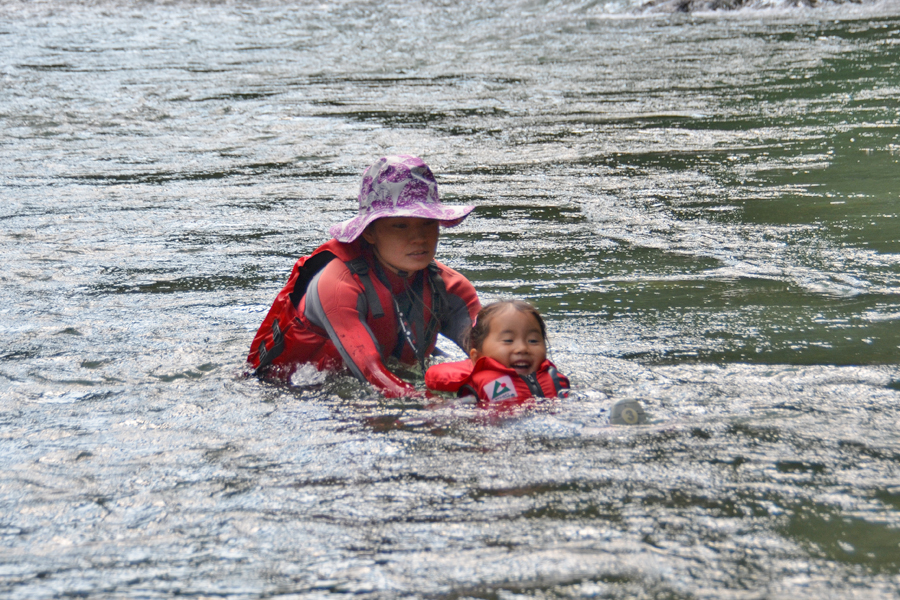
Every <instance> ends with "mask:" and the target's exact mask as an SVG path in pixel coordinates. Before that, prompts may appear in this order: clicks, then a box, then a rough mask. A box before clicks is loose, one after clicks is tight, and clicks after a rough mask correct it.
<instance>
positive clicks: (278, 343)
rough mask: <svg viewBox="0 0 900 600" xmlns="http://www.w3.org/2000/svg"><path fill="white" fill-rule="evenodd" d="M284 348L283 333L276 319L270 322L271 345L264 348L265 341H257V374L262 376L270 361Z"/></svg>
mask: <svg viewBox="0 0 900 600" xmlns="http://www.w3.org/2000/svg"><path fill="white" fill-rule="evenodd" d="M283 350H284V333H283V332H282V331H281V327H279V325H278V319H275V321H273V322H272V347H271V348H269V349H268V350H266V341H265V340H263V341H261V342H260V343H259V366H258V367H256V374H257V376H262V375H263V374H264V373H265V372H266V369H267V368H268V366H269V365H270V364H272V361H273V360H275V359H276V358H278V355H279V354H281V352H282V351H283Z"/></svg>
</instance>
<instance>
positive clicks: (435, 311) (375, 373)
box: [247, 240, 480, 396]
mask: <svg viewBox="0 0 900 600" xmlns="http://www.w3.org/2000/svg"><path fill="white" fill-rule="evenodd" d="M365 256H366V255H364V253H363V250H362V247H361V243H360V242H359V241H356V242H352V243H349V244H345V243H341V242H338V241H336V240H331V241H329V242H327V243H325V244H323V245H322V246H320V247H319V248H317V249H316V250H315V251H314V252H313V253H312V254H310V255H309V256H305V257H303V258H301V259H299V260H298V261H297V263H296V264H295V265H294V268H293V270H292V272H291V276H290V278H289V279H288V282H287V284H286V285H285V286H284V288H283V289H282V290H281V291H280V292H279V293H278V296H277V297H276V298H275V301H274V302H273V304H272V307H271V309H270V310H269V313H268V314H267V315H266V318H265V319H264V320H263V322H262V325H260V328H259V330H258V331H257V333H256V336H255V337H254V339H253V342H252V345H251V349H250V354H249V356H248V357H247V360H248V362H249V363H250V365H251V366H252V367H254V368H255V374H256V375H258V376H265V377H281V378H284V377H287V376H289V375H290V374H291V373H292V372H293V370H294V369H295V368H296V366H298V365H299V364H302V363H312V364H314V365H315V366H316V367H317V368H318V369H319V370H322V369H336V368H339V367H340V366H341V365H345V366H347V367H348V368H349V369H350V370H351V371H352V372H353V374H354V375H356V376H357V377H358V378H359V379H360V380H362V381H368V382H370V383H372V384H374V385H375V386H376V387H378V388H380V389H381V390H382V392H384V393H385V394H386V395H389V396H397V395H406V394H409V393H415V389H414V388H413V387H412V386H410V385H409V384H407V383H405V382H403V381H402V380H400V379H399V378H397V377H396V376H395V375H394V374H393V373H391V372H390V371H388V370H387V368H386V367H385V366H384V361H385V360H386V359H387V358H389V357H390V356H395V357H396V358H398V359H399V360H400V362H403V363H406V364H415V362H416V361H417V360H420V361H422V360H424V357H425V356H427V355H428V354H430V353H431V352H432V351H433V350H434V343H435V340H436V337H437V332H438V330H440V331H441V333H444V335H447V336H448V337H450V338H451V339H453V340H454V341H456V342H457V343H458V344H459V343H460V342H461V334H460V333H457V332H462V331H463V330H465V329H467V328H469V327H471V321H472V320H473V319H474V314H476V313H477V311H478V309H479V308H480V304H479V303H478V299H477V295H476V294H475V290H474V288H473V287H472V285H471V283H469V282H468V280H467V279H465V278H464V277H463V276H462V275H460V274H459V273H456V272H455V271H453V270H452V269H449V268H447V267H445V266H443V265H440V263H437V262H433V263H432V264H431V265H429V267H428V268H427V269H425V270H424V271H423V272H422V274H421V275H419V276H418V277H419V278H420V279H418V280H416V281H418V282H419V285H420V286H421V290H422V291H421V303H422V304H423V305H424V306H423V307H421V311H420V312H419V317H420V319H419V322H418V323H416V324H415V325H418V327H411V328H410V327H409V324H408V323H406V321H405V319H403V318H401V316H400V315H399V314H398V307H397V305H396V303H395V298H394V295H393V292H392V289H391V286H392V285H401V287H402V285H403V284H404V283H403V281H402V280H400V279H396V277H394V279H396V281H393V280H391V278H390V275H388V274H387V273H385V272H384V271H380V272H379V274H378V276H377V277H373V269H372V267H375V268H376V269H378V267H377V263H376V262H375V261H374V258H373V257H371V256H369V260H368V261H367V260H366V258H365ZM335 258H336V259H338V260H340V262H341V263H343V264H342V265H340V266H338V265H335V266H334V267H330V266H329V265H330V264H331V263H332V261H334V259H335ZM370 263H371V264H370ZM326 267H327V270H326ZM325 275H327V277H325ZM320 279H321V285H319V283H318V282H319V281H320ZM445 279H446V281H445ZM426 280H427V282H428V285H426V284H425V281H426ZM312 282H316V284H315V285H316V286H317V287H316V288H315V290H314V293H313V292H310V293H307V292H308V288H309V286H310V285H311V283H312ZM448 288H450V291H449V292H448ZM310 289H312V288H310ZM322 295H324V299H322V298H320V296H322ZM426 312H427V313H428V314H429V315H430V316H429V317H427V318H426V317H425V314H426ZM401 323H402V324H403V326H405V327H407V330H408V329H413V330H415V332H416V333H417V336H416V335H410V336H407V335H406V333H405V332H404V330H403V329H402V328H401ZM448 334H449V335H448ZM407 337H409V338H412V339H411V341H410V342H409V343H405V339H407ZM413 343H415V350H413Z"/></svg>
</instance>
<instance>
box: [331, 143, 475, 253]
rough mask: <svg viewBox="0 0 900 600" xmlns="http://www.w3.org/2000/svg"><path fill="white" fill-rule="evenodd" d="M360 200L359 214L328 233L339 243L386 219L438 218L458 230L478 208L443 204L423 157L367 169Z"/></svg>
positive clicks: (385, 162) (386, 160)
mask: <svg viewBox="0 0 900 600" xmlns="http://www.w3.org/2000/svg"><path fill="white" fill-rule="evenodd" d="M358 199H359V214H357V215H356V216H355V217H353V218H352V219H348V220H346V221H344V222H343V223H338V224H337V225H332V226H331V228H330V229H329V230H328V233H330V234H331V235H332V237H334V239H336V240H337V241H339V242H345V243H346V242H352V241H353V240H355V239H356V238H358V237H359V236H360V234H361V233H362V232H363V230H364V229H365V228H366V227H368V226H369V223H371V222H372V221H374V220H376V219H381V218H382V217H419V218H422V219H436V220H437V221H440V223H441V225H443V226H444V227H454V226H456V225H459V224H460V223H462V221H463V219H465V218H466V217H467V216H468V215H469V213H470V212H472V210H473V209H474V208H475V207H474V206H444V205H443V204H441V201H440V198H439V197H438V189H437V182H436V181H435V180H434V174H433V173H432V172H431V169H429V168H428V165H426V164H425V162H424V161H423V160H422V159H421V158H418V157H415V156H408V155H405V154H401V155H398V156H385V157H383V158H381V159H380V160H378V162H376V163H375V164H374V165H372V166H371V167H369V168H368V169H366V172H365V173H364V174H363V179H362V185H360V186H359V198H358Z"/></svg>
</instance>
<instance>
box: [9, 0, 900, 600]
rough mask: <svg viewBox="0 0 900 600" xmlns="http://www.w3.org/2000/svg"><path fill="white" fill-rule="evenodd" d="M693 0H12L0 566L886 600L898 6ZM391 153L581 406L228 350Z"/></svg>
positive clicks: (457, 252) (120, 577) (446, 590)
mask: <svg viewBox="0 0 900 600" xmlns="http://www.w3.org/2000/svg"><path fill="white" fill-rule="evenodd" d="M675 7H676V5H675V4H671V3H670V4H666V3H659V4H658V5H657V6H656V7H655V8H652V9H651V8H647V7H641V6H640V4H628V3H603V2H600V3H597V2H527V1H519V2H516V1H504V2H500V3H495V4H493V5H490V6H489V5H484V6H479V5H475V4H466V5H463V6H457V5H455V4H446V5H444V4H441V3H426V4H421V5H416V6H415V8H413V7H412V5H407V4H405V3H390V4H385V3H369V2H360V1H347V2H336V3H331V4H327V3H320V4H300V5H296V6H295V5H290V4H287V3H280V2H267V3H259V4H249V3H246V4H243V3H221V4H220V3H195V2H177V3H150V2H147V3H124V2H112V1H100V2H84V3H65V2H56V1H50V2H38V3H24V2H16V3H8V4H4V5H3V6H0V224H2V225H0V252H2V257H3V259H4V264H5V268H4V269H3V270H2V271H0V282H2V285H0V297H2V300H3V302H2V304H0V332H2V338H0V339H2V340H3V341H2V346H0V595H2V596H3V597H8V598H23V599H40V598H65V597H74V596H78V597H90V598H94V597H97V598H156V597H165V598H169V597H177V596H187V597H195V598H330V597H334V596H338V595H340V596H346V595H347V594H356V595H358V596H360V597H364V598H396V597H415V598H448V599H450V598H483V599H495V598H496V599H504V600H505V599H507V598H580V597H595V598H685V599H688V598H691V599H693V598H736V599H742V600H743V599H758V598H815V599H819V598H849V597H858V596H861V597H865V598H893V597H895V595H896V590H897V589H898V586H900V473H898V464H900V444H898V439H900V428H898V418H900V409H898V401H900V383H898V382H900V370H898V367H897V362H898V353H900V329H898V320H900V227H898V214H900V208H898V206H900V185H898V183H900V177H898V173H900V168H898V167H900V164H898V163H900V102H898V98H900V7H898V6H897V4H896V3H891V2H888V3H878V4H871V3H864V4H855V3H850V4H843V5H836V4H822V5H820V6H817V7H815V8H810V7H803V6H800V7H792V6H787V5H777V6H776V5H769V7H768V8H765V7H763V6H760V5H758V6H755V7H751V8H747V9H744V10H740V11H731V12H727V11H722V12H710V13H694V14H681V13H677V12H673V10H674V8H675ZM400 152H410V153H414V154H418V155H421V156H423V157H424V158H425V159H426V160H427V162H428V163H429V164H430V165H431V166H432V168H433V169H434V171H435V172H436V174H437V177H438V181H439V184H440V186H441V187H440V189H441V193H442V195H443V198H444V199H445V200H446V201H447V202H450V203H463V202H465V203H472V204H476V205H477V206H478V208H477V210H476V212H475V213H474V216H473V217H472V218H470V219H468V220H467V221H466V223H465V224H464V225H463V226H461V227H459V228H456V229H452V230H448V231H446V232H445V234H444V236H443V237H442V240H441V246H440V248H439V258H440V259H441V260H442V261H444V262H446V263H447V264H449V265H451V266H453V267H454V268H456V269H458V270H460V271H462V272H463V273H465V274H466V275H467V276H469V278H470V279H471V280H472V281H473V282H474V283H475V285H476V287H477V289H478V290H479V293H480V295H481V296H482V298H483V300H486V301H488V300H492V299H496V298H501V297H522V298H525V299H528V300H530V301H532V302H534V303H535V304H536V305H537V306H538V307H539V308H540V309H541V311H542V312H543V313H544V314H545V315H546V316H547V318H548V323H549V327H550V333H551V345H552V358H553V360H554V361H555V362H556V363H557V364H558V365H559V366H560V368H561V370H563V371H564V372H565V373H567V374H569V375H570V377H571V379H572V381H573V383H574V384H575V386H576V388H577V391H576V393H575V394H574V395H573V397H572V398H570V399H568V400H566V401H564V402H559V403H553V404H548V405H544V406H541V407H538V408H537V409H535V410H532V411H529V412H526V413H522V414H516V415H502V416H501V415H492V414H486V413H483V412H479V411H475V410H474V409H472V408H471V407H470V406H467V405H465V404H459V405H453V404H451V405H445V406H424V405H421V404H419V403H416V402H412V401H391V402H388V401H385V400H383V399H380V398H378V397H377V396H375V395H374V394H373V393H372V391H371V390H369V389H367V388H365V387H363V386H361V385H359V384H358V383H356V382H355V381H353V380H351V379H350V378H348V377H346V376H338V377H330V378H327V379H325V378H322V377H320V376H318V375H317V374H313V373H304V374H302V375H301V376H300V377H298V378H296V380H295V381H294V382H293V383H294V385H293V386H290V387H287V386H285V387H277V386H270V385H261V384H259V383H258V382H255V381H252V380H246V379H244V378H242V377H241V372H242V369H243V360H244V357H245V356H246V352H247V350H248V345H249V342H250V340H251V338H252V336H253V333H254V332H255V330H256V328H257V327H258V325H259V323H260V322H261V320H262V318H263V316H264V312H265V310H266V309H267V308H268V305H269V303H270V302H271V300H272V298H273V297H274V295H275V293H276V292H277V291H278V289H280V287H281V286H282V285H283V283H284V281H285V279H286V277H287V275H288V273H289V271H290V268H291V266H292V264H293V262H294V260H295V259H296V258H297V257H298V256H301V255H303V254H305V253H307V252H309V251H310V250H312V249H313V248H315V247H316V246H317V245H319V244H320V243H321V242H323V241H325V239H326V235H327V233H326V232H327V229H328V227H329V226H330V225H331V224H333V223H334V222H337V221H339V220H343V219H346V218H348V217H349V216H350V215H351V214H352V213H353V212H354V200H353V198H354V197H355V193H356V187H357V185H358V180H359V177H360V174H361V173H362V171H363V169H364V168H365V167H366V166H367V165H368V164H370V163H371V162H372V161H374V160H375V159H377V158H378V157H379V156H381V155H384V154H390V153H400ZM446 349H447V350H448V351H452V350H453V349H452V348H450V347H447V348H446ZM620 398H635V399H638V400H640V402H641V403H642V404H643V406H644V407H645V409H646V411H647V413H648V414H649V416H650V422H649V423H648V424H647V425H643V426H637V427H622V426H610V425H609V424H608V422H607V419H608V411H609V408H610V406H611V405H612V403H613V402H615V401H616V400H618V399H620Z"/></svg>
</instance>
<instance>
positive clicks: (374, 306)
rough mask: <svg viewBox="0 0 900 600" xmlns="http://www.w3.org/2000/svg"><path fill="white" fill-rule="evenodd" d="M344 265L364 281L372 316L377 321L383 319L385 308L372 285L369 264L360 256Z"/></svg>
mask: <svg viewBox="0 0 900 600" xmlns="http://www.w3.org/2000/svg"><path fill="white" fill-rule="evenodd" d="M344 264H346V265H347V268H348V269H350V272H351V273H353V274H355V275H356V276H358V277H359V280H360V281H362V284H363V287H364V288H365V289H366V300H367V301H368V303H369V310H371V311H372V316H373V317H375V318H376V319H380V318H381V317H383V316H384V308H382V306H381V300H379V299H378V292H376V291H375V286H374V285H373V284H372V276H371V275H369V263H367V262H366V259H364V258H363V257H361V256H360V257H357V258H354V259H353V260H350V261H347V262H346V263H344Z"/></svg>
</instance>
